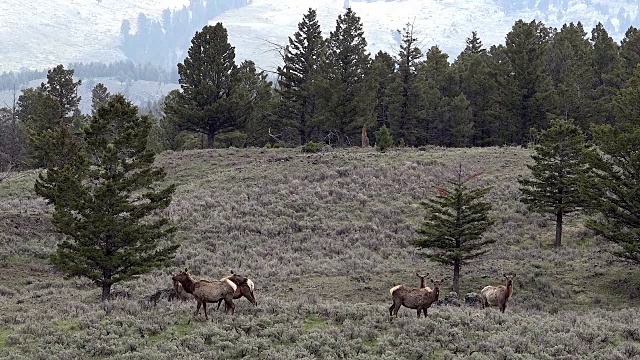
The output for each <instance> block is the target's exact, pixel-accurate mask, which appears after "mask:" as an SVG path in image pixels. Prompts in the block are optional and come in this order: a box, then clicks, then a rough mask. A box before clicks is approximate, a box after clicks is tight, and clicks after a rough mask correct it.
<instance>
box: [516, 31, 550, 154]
mask: <svg viewBox="0 0 640 360" xmlns="http://www.w3.org/2000/svg"><path fill="white" fill-rule="evenodd" d="M549 38H550V34H549V30H548V29H547V28H545V27H544V24H542V23H540V22H535V21H532V22H530V23H525V22H524V21H522V20H518V21H517V22H516V23H515V24H514V26H513V28H512V30H511V31H510V32H509V33H508V34H507V39H506V55H507V59H508V60H509V63H510V66H511V70H512V71H513V78H514V79H515V82H516V84H517V88H516V91H517V92H516V94H517V95H518V96H519V101H518V105H517V118H518V124H517V128H516V133H515V141H516V143H517V144H524V143H526V138H527V135H528V134H529V131H530V130H531V129H535V130H542V129H546V128H547V126H548V119H547V113H548V112H550V111H551V110H554V109H555V106H554V98H553V87H552V84H551V80H550V79H549V76H548V75H547V73H546V71H545V60H546V58H547V51H548V43H549Z"/></svg>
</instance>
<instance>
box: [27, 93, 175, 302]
mask: <svg viewBox="0 0 640 360" xmlns="http://www.w3.org/2000/svg"><path fill="white" fill-rule="evenodd" d="M150 129H151V123H150V121H149V119H148V118H147V117H146V116H142V117H141V116H139V115H138V114H137V108H136V107H135V106H133V105H132V104H131V103H130V102H129V101H127V100H126V99H125V98H124V97H123V96H122V95H119V94H118V95H114V96H113V97H111V98H110V100H109V101H108V102H107V104H106V105H105V106H102V107H100V108H99V109H98V110H97V112H96V113H95V114H94V116H93V117H92V118H91V120H90V122H89V124H88V127H87V129H86V149H85V150H86V151H80V152H79V153H78V155H77V156H76V157H74V159H73V161H70V162H69V163H67V164H64V165H63V166H60V167H56V168H48V169H47V171H46V172H43V173H41V174H40V176H39V178H38V180H37V181H36V184H35V191H36V193H37V194H38V195H40V196H42V197H44V198H45V199H47V201H48V202H49V203H50V204H52V205H54V209H55V210H54V213H53V224H54V225H55V227H56V230H57V231H58V232H60V233H62V234H64V235H65V236H66V237H65V240H64V241H62V242H61V243H60V244H58V247H57V249H56V251H55V253H54V254H53V255H52V256H51V260H52V262H53V264H54V265H55V266H56V268H57V269H59V270H60V271H63V272H65V273H66V274H67V275H68V276H70V277H86V278H88V279H90V280H92V281H93V282H94V283H95V284H96V285H97V286H99V287H101V288H102V299H103V300H105V299H107V298H109V296H110V293H111V286H112V285H113V284H115V283H118V282H121V281H126V280H130V279H132V278H134V277H135V276H137V275H140V274H142V273H145V272H147V271H149V270H151V269H153V268H156V267H159V266H162V265H164V264H166V263H167V261H168V260H169V259H171V258H172V257H173V254H174V253H175V251H176V249H177V248H178V246H177V245H173V244H171V243H170V241H169V236H170V234H171V233H172V232H173V228H172V227H170V226H169V225H168V220H167V219H166V218H164V217H161V216H159V215H158V213H157V212H158V211H159V210H162V209H165V208H166V207H167V206H169V203H170V202H171V196H172V194H173V192H174V190H175V186H174V185H169V186H167V187H158V186H157V182H159V181H161V180H163V179H164V177H165V173H164V171H163V170H162V169H160V168H157V167H155V166H153V161H154V156H153V153H151V152H150V151H148V150H147V148H146V144H147V137H148V134H149V131H150Z"/></svg>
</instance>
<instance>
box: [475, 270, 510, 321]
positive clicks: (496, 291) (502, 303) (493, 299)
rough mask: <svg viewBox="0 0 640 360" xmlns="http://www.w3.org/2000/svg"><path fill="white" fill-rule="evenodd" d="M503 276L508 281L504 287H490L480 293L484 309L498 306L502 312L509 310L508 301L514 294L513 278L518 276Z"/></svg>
mask: <svg viewBox="0 0 640 360" xmlns="http://www.w3.org/2000/svg"><path fill="white" fill-rule="evenodd" d="M502 275H503V276H504V278H505V279H506V283H505V284H504V285H498V286H491V285H489V286H485V287H484V288H483V289H482V291H480V297H481V298H482V308H483V309H484V308H485V307H487V306H497V307H498V308H499V309H500V311H501V312H504V310H505V309H506V308H507V300H509V298H510V297H511V294H513V278H514V277H515V276H516V274H511V275H507V274H502Z"/></svg>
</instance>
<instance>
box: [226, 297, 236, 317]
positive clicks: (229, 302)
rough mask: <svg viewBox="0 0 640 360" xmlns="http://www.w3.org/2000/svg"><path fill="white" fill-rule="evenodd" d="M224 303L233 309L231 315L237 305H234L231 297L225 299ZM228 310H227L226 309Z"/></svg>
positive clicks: (227, 307)
mask: <svg viewBox="0 0 640 360" xmlns="http://www.w3.org/2000/svg"><path fill="white" fill-rule="evenodd" d="M224 304H225V308H226V309H231V315H233V313H234V312H235V310H236V309H235V308H236V307H235V305H233V301H232V300H231V299H224ZM225 312H227V310H225Z"/></svg>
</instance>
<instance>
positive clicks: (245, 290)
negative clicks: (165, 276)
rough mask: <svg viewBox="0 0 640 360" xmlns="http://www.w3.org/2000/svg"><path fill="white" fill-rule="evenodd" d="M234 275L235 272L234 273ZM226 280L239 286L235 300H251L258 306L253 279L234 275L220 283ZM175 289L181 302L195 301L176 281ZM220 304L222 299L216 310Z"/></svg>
mask: <svg viewBox="0 0 640 360" xmlns="http://www.w3.org/2000/svg"><path fill="white" fill-rule="evenodd" d="M232 273H233V272H232ZM224 280H231V281H233V283H234V284H236V285H237V286H238V288H237V289H236V291H235V292H234V293H233V299H234V300H236V299H239V298H241V297H243V296H244V297H245V298H246V299H247V300H249V302H250V303H252V304H253V306H258V302H257V301H256V297H255V294H254V292H253V291H254V288H255V285H254V283H253V281H251V279H249V278H246V277H244V276H241V275H238V274H232V275H229V276H225V277H223V278H222V279H220V281H224ZM200 281H205V282H206V281H209V280H204V279H201V280H200ZM173 287H174V289H175V293H176V294H178V296H179V298H180V299H181V300H191V299H193V296H192V295H190V294H188V293H187V292H186V291H184V289H183V288H182V285H180V283H179V282H178V281H174V282H173ZM220 304H222V299H220V300H219V301H218V307H217V308H216V309H220Z"/></svg>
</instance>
